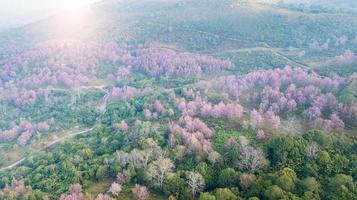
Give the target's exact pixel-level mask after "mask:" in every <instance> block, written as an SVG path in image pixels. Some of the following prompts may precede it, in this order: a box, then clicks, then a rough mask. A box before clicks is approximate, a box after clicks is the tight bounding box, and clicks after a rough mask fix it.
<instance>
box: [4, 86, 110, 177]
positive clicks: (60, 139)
mask: <svg viewBox="0 0 357 200" xmlns="http://www.w3.org/2000/svg"><path fill="white" fill-rule="evenodd" d="M107 86H108V85H91V86H81V87H78V88H73V89H97V90H101V91H103V92H107V91H106V90H105V89H104V88H105V87H107ZM51 90H53V91H68V90H69V89H62V88H51ZM103 105H104V106H105V105H106V104H105V103H104V102H103ZM104 111H105V109H104ZM104 111H103V112H104ZM95 127H96V125H94V126H93V127H91V128H88V129H85V130H82V131H78V132H75V133H72V134H69V135H66V136H64V137H61V138H58V139H56V140H54V141H52V142H50V143H48V144H46V145H45V146H44V147H42V148H40V149H38V150H40V151H44V150H47V149H49V148H50V147H52V146H54V145H56V144H57V143H59V142H62V141H64V140H66V139H69V138H73V137H75V136H77V135H81V134H85V133H88V132H90V131H92V130H93V129H94V128H95ZM25 159H26V157H25V156H24V157H22V158H21V159H20V160H18V161H16V162H14V163H12V164H11V165H8V166H6V167H2V168H0V173H1V172H4V171H6V170H9V169H12V168H14V167H16V166H18V165H20V164H21V163H22V162H24V160H25Z"/></svg>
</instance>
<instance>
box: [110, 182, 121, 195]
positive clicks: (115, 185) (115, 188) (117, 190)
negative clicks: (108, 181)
mask: <svg viewBox="0 0 357 200" xmlns="http://www.w3.org/2000/svg"><path fill="white" fill-rule="evenodd" d="M121 190H122V188H121V185H120V184H118V183H116V182H114V183H112V185H111V186H110V188H109V192H110V193H111V194H112V195H113V196H118V195H119V193H120V192H121Z"/></svg>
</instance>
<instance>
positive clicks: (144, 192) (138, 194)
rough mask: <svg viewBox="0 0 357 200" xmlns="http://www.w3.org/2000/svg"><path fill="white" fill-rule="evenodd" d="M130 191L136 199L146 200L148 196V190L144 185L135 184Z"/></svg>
mask: <svg viewBox="0 0 357 200" xmlns="http://www.w3.org/2000/svg"><path fill="white" fill-rule="evenodd" d="M132 191H133V194H134V196H135V198H136V199H138V200H146V199H148V198H149V191H148V189H147V188H146V187H145V186H141V185H135V187H134V188H133V190H132Z"/></svg>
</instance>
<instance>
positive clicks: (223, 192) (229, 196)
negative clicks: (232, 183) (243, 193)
mask: <svg viewBox="0 0 357 200" xmlns="http://www.w3.org/2000/svg"><path fill="white" fill-rule="evenodd" d="M214 195H215V197H216V199H219V200H237V199H238V197H237V196H236V195H235V194H234V193H233V192H232V191H231V190H230V189H228V188H218V189H216V191H215V193H214Z"/></svg>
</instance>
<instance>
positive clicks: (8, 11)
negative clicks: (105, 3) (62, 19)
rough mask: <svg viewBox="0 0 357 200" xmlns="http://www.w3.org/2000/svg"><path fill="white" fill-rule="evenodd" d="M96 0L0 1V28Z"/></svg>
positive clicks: (20, 23)
mask: <svg viewBox="0 0 357 200" xmlns="http://www.w3.org/2000/svg"><path fill="white" fill-rule="evenodd" d="M94 1H96V0H0V28H4V27H5V28H7V27H13V26H18V25H22V24H25V23H28V22H31V21H34V20H37V19H40V18H42V17H46V16H48V15H49V14H51V13H53V12H56V11H58V10H61V9H63V8H64V7H68V6H70V5H71V4H73V5H78V4H84V3H92V2H94Z"/></svg>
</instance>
